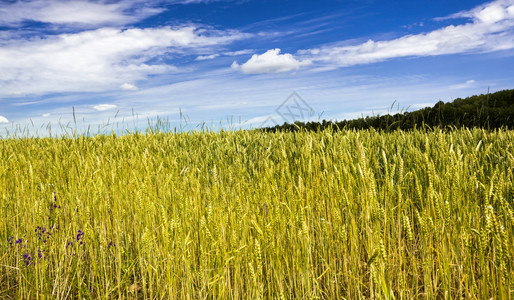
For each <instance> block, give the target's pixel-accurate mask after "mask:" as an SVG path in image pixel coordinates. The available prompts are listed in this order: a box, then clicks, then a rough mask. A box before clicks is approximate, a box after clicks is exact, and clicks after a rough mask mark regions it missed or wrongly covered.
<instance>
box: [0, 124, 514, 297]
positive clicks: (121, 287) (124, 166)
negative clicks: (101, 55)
mask: <svg viewBox="0 0 514 300" xmlns="http://www.w3.org/2000/svg"><path fill="white" fill-rule="evenodd" d="M513 182H514V132H513V131H505V130H499V131H493V132H491V131H484V130H478V129H476V130H454V131H450V132H443V131H438V130H435V131H428V132H424V131H412V132H402V131H396V132H392V133H379V132H376V131H373V130H367V131H345V130H343V131H339V132H337V133H336V132H332V131H331V130H330V129H328V130H325V131H321V132H318V133H315V132H309V133H307V132H297V133H263V132H258V131H235V132H220V133H209V132H203V133H180V134H164V133H152V134H141V133H140V134H131V135H125V136H117V137H116V136H96V137H89V138H85V137H78V138H75V139H70V138H39V139H35V138H34V139H3V140H0V203H1V206H0V298H1V299H36V298H44V299H46V298H58V299H61V298H69V299H83V298H90V299H106V298H107V299H109V298H119V297H122V298H141V299H142V298H157V299H175V298H176V299H190V298H193V299H259V298H262V299H277V298H281V299H313V298H320V299H342V298H348V299H359V298H393V297H396V298H398V299H411V298H425V299H435V298H441V299H442V298H445V299H453V298H461V297H463V298H477V299H489V298H491V297H493V298H498V299H502V298H503V299H509V298H513V297H514V186H513Z"/></svg>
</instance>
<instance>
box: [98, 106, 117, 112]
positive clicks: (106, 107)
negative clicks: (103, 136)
mask: <svg viewBox="0 0 514 300" xmlns="http://www.w3.org/2000/svg"><path fill="white" fill-rule="evenodd" d="M116 107H117V106H116V105H114V104H98V105H95V106H93V108H94V109H95V110H97V111H105V110H110V109H115V108H116Z"/></svg>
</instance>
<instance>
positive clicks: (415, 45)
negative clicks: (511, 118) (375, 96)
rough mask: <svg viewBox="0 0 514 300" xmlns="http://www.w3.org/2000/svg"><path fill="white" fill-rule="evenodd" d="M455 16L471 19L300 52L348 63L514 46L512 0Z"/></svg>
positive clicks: (323, 60) (316, 58)
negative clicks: (351, 43) (459, 23)
mask: <svg viewBox="0 0 514 300" xmlns="http://www.w3.org/2000/svg"><path fill="white" fill-rule="evenodd" d="M455 17H466V18H469V19H471V22H468V23H465V24H463V25H457V26H454V25H450V26H447V27H444V28H441V29H437V30H434V31H431V32H428V33H422V34H416V35H407V36H403V37H400V38H397V39H393V40H385V41H373V40H368V41H367V42H365V43H362V44H359V45H353V46H342V47H334V46H328V47H322V48H317V49H308V50H302V51H299V52H298V54H300V55H302V56H304V57H305V58H307V59H311V60H312V61H314V62H315V63H316V62H317V63H327V64H330V65H336V66H338V67H347V66H353V65H359V64H369V63H375V62H380V61H385V60H389V59H394V58H400V57H420V56H434V55H445V54H457V53H483V52H493V51H499V50H506V49H513V48H514V1H513V0H499V1H495V2H491V3H488V4H486V5H483V6H479V7H477V8H475V9H473V10H470V11H466V12H460V13H458V14H454V15H452V16H451V17H448V18H455Z"/></svg>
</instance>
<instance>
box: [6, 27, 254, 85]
mask: <svg viewBox="0 0 514 300" xmlns="http://www.w3.org/2000/svg"><path fill="white" fill-rule="evenodd" d="M247 36H248V35H247V34H243V33H240V32H237V31H218V30H208V29H201V28H197V27H194V26H185V27H160V28H146V29H139V28H132V29H127V30H120V29H115V28H101V29H96V30H87V31H82V32H78V33H73V34H60V35H50V36H45V37H44V38H26V39H11V40H0V66H1V67H0V91H1V92H0V94H1V93H3V94H4V95H7V94H13V93H19V92H20V91H23V93H24V94H44V93H49V92H70V91H102V90H106V89H114V88H116V87H119V86H120V85H122V84H124V83H127V82H136V81H138V80H141V79H145V78H147V76H149V75H152V74H162V73H166V72H174V71H177V68H176V67H174V66H172V65H170V64H168V63H165V62H162V63H156V62H155V61H156V60H155V58H157V57H161V56H162V55H165V54H173V55H183V53H185V52H193V53H194V51H195V49H197V48H198V49H203V48H206V47H215V46H217V45H222V44H228V43H231V42H232V41H234V40H237V39H243V38H246V37H247ZM150 61H153V63H150Z"/></svg>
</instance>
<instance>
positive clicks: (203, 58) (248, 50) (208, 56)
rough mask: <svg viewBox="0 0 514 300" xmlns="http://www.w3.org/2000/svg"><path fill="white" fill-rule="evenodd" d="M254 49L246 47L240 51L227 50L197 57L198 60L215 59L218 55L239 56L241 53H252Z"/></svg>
mask: <svg viewBox="0 0 514 300" xmlns="http://www.w3.org/2000/svg"><path fill="white" fill-rule="evenodd" d="M252 52H253V50H252V49H245V50H239V51H227V52H221V53H214V54H211V55H200V56H198V57H197V58H196V60H209V59H215V58H216V57H220V56H239V55H245V54H250V53H252Z"/></svg>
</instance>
